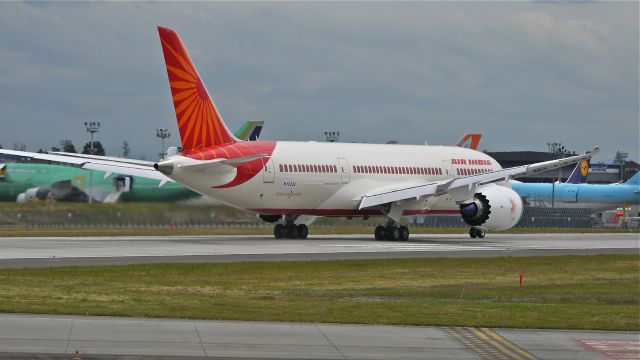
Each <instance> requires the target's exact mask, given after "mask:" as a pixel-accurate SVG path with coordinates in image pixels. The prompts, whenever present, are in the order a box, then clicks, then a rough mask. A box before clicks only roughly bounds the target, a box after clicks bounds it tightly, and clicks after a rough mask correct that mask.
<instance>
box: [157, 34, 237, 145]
mask: <svg viewBox="0 0 640 360" xmlns="http://www.w3.org/2000/svg"><path fill="white" fill-rule="evenodd" d="M158 32H159V33H160V42H161V43H162V52H163V54H164V62H165V64H166V66H167V74H168V75H169V86H170V87H171V95H173V106H174V107H175V110H176V118H177V120H178V129H179V130H180V139H181V140H182V148H183V149H184V150H191V149H199V148H203V147H209V146H220V145H224V144H230V143H235V142H237V141H238V140H237V139H236V138H235V137H234V136H233V134H232V133H231V132H230V131H229V130H228V129H227V126H226V125H225V124H224V121H222V117H221V116H220V114H219V113H218V110H217V109H216V106H215V105H214V104H213V101H212V100H211V97H210V96H209V92H207V89H206V88H205V87H204V84H203V83H202V80H201V79H200V76H199V75H198V72H197V71H196V67H195V66H193V63H192V62H191V59H190V58H189V54H188V53H187V50H186V49H185V47H184V45H182V41H180V37H178V34H176V33H175V31H173V30H171V29H167V28H163V27H158Z"/></svg>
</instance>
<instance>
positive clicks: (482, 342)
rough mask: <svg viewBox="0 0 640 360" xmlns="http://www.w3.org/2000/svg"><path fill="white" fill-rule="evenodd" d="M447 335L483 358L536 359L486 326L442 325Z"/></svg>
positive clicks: (505, 359) (503, 359)
mask: <svg viewBox="0 0 640 360" xmlns="http://www.w3.org/2000/svg"><path fill="white" fill-rule="evenodd" d="M442 329H443V330H444V332H445V333H447V335H449V336H450V337H451V338H452V339H454V340H456V341H458V342H459V343H461V344H463V345H464V346H466V347H467V348H468V349H469V350H471V351H473V352H475V353H476V354H478V355H479V356H480V357H481V358H483V359H499V360H509V359H514V360H536V359H537V358H536V357H535V356H533V355H532V354H530V353H529V352H527V351H526V350H524V349H523V348H521V347H519V346H518V345H516V344H514V343H512V342H511V341H509V340H507V339H505V338H503V337H502V336H500V335H498V334H497V333H495V332H494V331H493V330H491V329H488V328H470V327H443V328H442Z"/></svg>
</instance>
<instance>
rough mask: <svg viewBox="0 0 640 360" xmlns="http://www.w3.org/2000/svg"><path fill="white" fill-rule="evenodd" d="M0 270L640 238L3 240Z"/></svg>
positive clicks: (374, 254)
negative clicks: (403, 240)
mask: <svg viewBox="0 0 640 360" xmlns="http://www.w3.org/2000/svg"><path fill="white" fill-rule="evenodd" d="M0 248H2V252H0V268H10V267H48V266H66V265H107V264H133V263H158V262H233V261H279V260H283V261H284V260H288V261H291V260H330V259H375V258H420V257H425V258H426V257H431V258H433V257H492V256H545V255H567V254H577V255H581V254H630V253H631V254H638V253H639V251H640V239H639V236H638V234H619V233H618V234H491V235H490V236H487V238H484V239H470V238H469V237H468V236H467V235H462V234H461V235H420V234H418V235H412V239H411V240H410V241H407V242H388V241H375V240H373V239H371V236H370V235H342V236H336V235H331V236H313V237H310V238H309V239H306V240H274V239H273V238H272V237H268V236H215V235H212V236H152V237H146V236H118V237H4V238H0Z"/></svg>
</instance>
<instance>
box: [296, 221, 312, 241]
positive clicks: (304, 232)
mask: <svg viewBox="0 0 640 360" xmlns="http://www.w3.org/2000/svg"><path fill="white" fill-rule="evenodd" d="M297 232H298V239H306V238H307V236H309V228H308V227H307V225H305V224H300V225H298V231H297Z"/></svg>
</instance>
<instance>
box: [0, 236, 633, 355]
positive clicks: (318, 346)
mask: <svg viewBox="0 0 640 360" xmlns="http://www.w3.org/2000/svg"><path fill="white" fill-rule="evenodd" d="M0 248H1V249H2V251H1V252H0V267H43V266H60V265H73V264H120V263H142V262H167V261H171V262H200V261H246V260H262V261H269V260H305V259H306V260H309V259H345V258H348V259H358V258H396V257H442V256H447V257H454V256H468V257H474V256H475V257H478V256H527V255H532V256H537V255H560V254H597V253H631V254H638V252H639V249H640V240H639V238H638V235H633V234H537V235H507V234H500V235H496V234H491V235H490V237H487V238H485V239H483V240H471V239H469V238H468V237H466V236H465V235H417V236H414V237H413V239H412V240H411V241H409V242H379V241H374V240H371V239H370V236H369V235H356V236H315V237H312V238H310V239H308V240H277V241H276V240H273V239H272V238H270V237H264V236H255V237H247V236H238V237H229V236H167V237H73V238H52V237H48V238H0ZM493 331H494V332H495V333H497V334H498V335H499V336H501V337H502V338H503V340H504V341H505V342H507V341H510V342H512V343H513V344H514V346H516V347H519V348H520V349H521V350H522V351H523V354H525V355H526V354H530V356H531V357H527V356H525V355H522V356H520V357H519V358H522V359H529V358H539V359H580V360H588V359H611V358H615V359H640V334H638V333H637V332H633V333H625V332H600V331H549V330H518V329H493ZM489 342H491V341H487V342H486V344H484V345H485V347H486V348H487V349H491V348H492V347H493V348H495V349H498V350H499V349H500V346H501V345H500V344H499V343H493V342H492V343H491V344H489ZM480 345H482V342H480V343H479V346H480ZM76 350H77V351H78V352H79V355H80V356H79V358H81V359H85V360H86V359H113V358H119V359H193V358H199V357H205V356H206V357H212V358H234V359H363V360H364V359H478V358H489V359H492V358H495V359H498V358H501V357H500V356H501V355H500V352H495V353H492V352H487V353H485V354H484V357H481V356H480V355H479V354H478V352H477V351H474V349H472V348H471V347H469V346H468V345H465V344H463V343H461V342H460V341H457V340H454V339H453V338H452V337H450V336H449V335H447V333H446V332H445V331H444V330H443V329H442V328H438V327H400V326H365V325H335V324H287V323H259V322H229V321H191V320H169V319H133V318H111V317H78V316H46V315H17V314H5V315H0V358H6V359H61V358H66V359H72V358H73V357H74V353H75V351H76ZM514 354H516V355H521V354H520V353H514ZM502 358H504V357H502ZM514 358H518V357H514Z"/></svg>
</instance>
